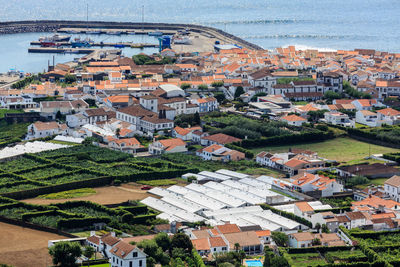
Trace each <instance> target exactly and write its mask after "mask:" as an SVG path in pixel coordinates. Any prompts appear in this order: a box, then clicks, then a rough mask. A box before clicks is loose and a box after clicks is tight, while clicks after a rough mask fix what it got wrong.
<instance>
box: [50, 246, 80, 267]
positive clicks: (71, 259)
mask: <svg viewBox="0 0 400 267" xmlns="http://www.w3.org/2000/svg"><path fill="white" fill-rule="evenodd" d="M49 254H50V255H51V256H52V258H53V264H54V265H56V266H61V267H72V266H75V261H76V259H77V258H78V257H79V256H81V254H82V250H81V247H80V246H79V244H78V243H76V242H58V243H56V244H55V245H54V246H52V247H50V248H49Z"/></svg>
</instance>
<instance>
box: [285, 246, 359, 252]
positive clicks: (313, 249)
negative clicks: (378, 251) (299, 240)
mask: <svg viewBox="0 0 400 267" xmlns="http://www.w3.org/2000/svg"><path fill="white" fill-rule="evenodd" d="M352 248H353V247H350V246H331V247H326V246H320V247H308V248H286V251H287V252H288V253H289V254H301V253H310V252H320V253H325V252H329V251H338V250H340V251H342V250H351V249H352ZM356 248H357V247H356Z"/></svg>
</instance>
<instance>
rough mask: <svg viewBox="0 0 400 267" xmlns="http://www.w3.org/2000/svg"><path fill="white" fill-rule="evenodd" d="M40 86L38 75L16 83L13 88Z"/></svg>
mask: <svg viewBox="0 0 400 267" xmlns="http://www.w3.org/2000/svg"><path fill="white" fill-rule="evenodd" d="M31 83H33V84H39V83H40V78H39V76H38V75H32V76H29V77H26V78H24V79H22V80H20V81H18V82H16V83H14V84H13V85H12V86H11V88H13V89H23V88H24V87H25V86H27V85H29V84H31Z"/></svg>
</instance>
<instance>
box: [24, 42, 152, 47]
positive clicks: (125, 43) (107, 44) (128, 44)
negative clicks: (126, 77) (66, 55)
mask: <svg viewBox="0 0 400 267" xmlns="http://www.w3.org/2000/svg"><path fill="white" fill-rule="evenodd" d="M57 44H58V45H59V46H72V44H71V42H57ZM31 45H32V46H40V42H39V41H33V42H31ZM91 46H97V47H117V48H124V47H131V48H145V47H154V48H157V47H158V44H150V43H134V42H119V43H103V42H100V43H93V44H91Z"/></svg>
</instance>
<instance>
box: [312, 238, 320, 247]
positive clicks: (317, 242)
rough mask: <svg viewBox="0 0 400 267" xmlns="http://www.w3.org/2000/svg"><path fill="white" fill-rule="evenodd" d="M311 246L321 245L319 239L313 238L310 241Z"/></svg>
mask: <svg viewBox="0 0 400 267" xmlns="http://www.w3.org/2000/svg"><path fill="white" fill-rule="evenodd" d="M311 244H312V245H313V246H319V245H321V239H319V238H317V237H316V238H314V239H313V240H312V241H311Z"/></svg>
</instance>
